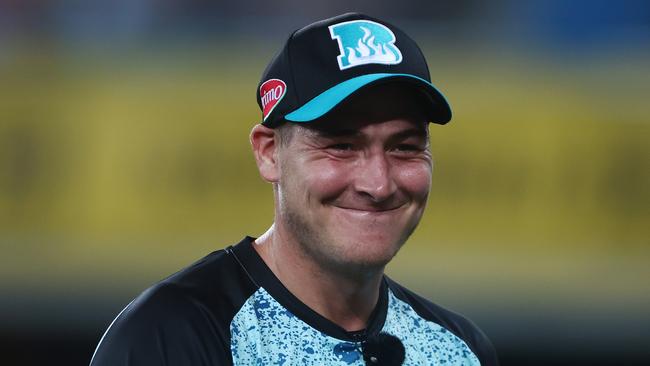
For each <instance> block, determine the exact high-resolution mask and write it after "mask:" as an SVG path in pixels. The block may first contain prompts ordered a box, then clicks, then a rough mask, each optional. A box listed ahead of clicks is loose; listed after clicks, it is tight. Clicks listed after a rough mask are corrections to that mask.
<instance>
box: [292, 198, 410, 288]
mask: <svg viewBox="0 0 650 366" xmlns="http://www.w3.org/2000/svg"><path fill="white" fill-rule="evenodd" d="M282 208H283V209H282V215H283V218H284V222H285V223H286V226H287V229H288V230H289V231H290V233H291V235H293V238H294V239H295V243H296V245H297V246H298V248H297V249H298V250H299V251H300V252H301V254H302V255H303V256H305V257H306V258H307V259H308V260H311V261H313V262H314V263H315V264H316V265H318V266H319V267H320V268H322V269H323V270H325V271H327V272H331V273H336V274H339V275H342V276H345V277H350V278H359V279H361V278H365V277H368V276H371V275H373V274H376V273H377V272H383V270H384V268H385V267H386V265H387V264H388V262H390V261H391V259H392V258H393V257H394V256H395V255H396V254H397V252H398V251H399V249H400V248H401V246H402V245H403V244H404V242H406V239H408V237H409V236H410V235H411V234H412V233H413V231H414V230H415V228H416V227H417V224H418V222H419V220H417V221H416V222H415V223H414V224H412V225H410V227H409V228H408V229H407V230H405V232H404V233H402V234H401V237H400V240H399V243H398V244H397V247H396V248H395V251H394V252H393V253H390V255H388V256H386V257H383V258H376V259H368V260H365V261H364V260H358V259H357V260H355V259H350V258H349V255H347V253H346V250H345V249H346V248H345V245H340V244H339V243H332V242H331V241H336V238H327V236H326V235H323V234H324V230H326V229H323V228H321V227H320V226H318V225H316V224H315V223H311V222H309V220H308V218H306V217H305V216H304V215H301V214H300V212H298V211H297V210H293V209H292V208H291V205H290V204H289V203H288V202H286V201H285V202H284V204H283V205H282ZM358 244H359V245H362V244H364V243H358ZM365 244H367V243H365ZM347 245H357V244H349V243H348V244H347Z"/></svg>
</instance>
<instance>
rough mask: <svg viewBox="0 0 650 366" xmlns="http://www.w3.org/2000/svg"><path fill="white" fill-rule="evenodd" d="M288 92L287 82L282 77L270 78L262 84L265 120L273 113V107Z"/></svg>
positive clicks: (261, 91)
mask: <svg viewBox="0 0 650 366" xmlns="http://www.w3.org/2000/svg"><path fill="white" fill-rule="evenodd" d="M286 92H287V84H285V83H284V81H282V80H280V79H270V80H267V81H265V82H263V83H262V85H261V86H260V99H261V100H262V115H263V116H264V120H266V117H268V116H269V114H271V112H272V111H273V108H275V106H276V105H278V103H279V102H280V100H282V97H284V94H285V93H286Z"/></svg>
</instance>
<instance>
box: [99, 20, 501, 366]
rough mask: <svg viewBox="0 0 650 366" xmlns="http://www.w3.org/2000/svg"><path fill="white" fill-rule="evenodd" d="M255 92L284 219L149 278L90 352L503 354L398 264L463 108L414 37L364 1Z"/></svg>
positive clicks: (474, 360)
mask: <svg viewBox="0 0 650 366" xmlns="http://www.w3.org/2000/svg"><path fill="white" fill-rule="evenodd" d="M257 98H258V103H259V105H260V108H261V110H262V122H261V123H260V124H258V125H256V126H255V127H254V128H253V130H252V132H251V135H250V141H251V145H252V147H253V153H254V156H255V160H256V162H257V166H258V169H259V172H260V175H261V176H262V178H263V179H264V180H266V181H267V182H269V183H271V184H272V186H273V195H274V201H275V218H274V222H273V225H271V227H270V228H269V229H268V231H266V233H264V234H263V235H261V236H260V237H259V238H252V237H246V238H245V239H243V240H242V241H241V242H240V243H238V244H236V245H235V246H231V247H228V248H226V249H224V250H220V251H217V252H214V253H212V254H210V255H208V256H207V257H205V258H203V259H202V260H200V261H199V262H197V263H195V264H193V265H192V266H190V267H188V268H186V269H184V270H182V271H180V272H178V273H177V274H175V275H173V276H171V277H169V278H167V279H165V280H163V281H161V282H160V283H158V284H157V285H155V286H153V287H152V288H150V289H148V290H147V291H145V292H144V293H143V294H142V295H140V296H139V297H138V298H137V299H135V300H134V301H133V302H132V303H131V304H129V305H128V306H127V307H126V308H125V309H124V311H122V313H120V315H118V317H117V318H116V320H115V321H114V322H113V324H111V326H110V327H109V329H108V330H107V332H106V334H105V335H104V337H103V338H102V340H101V341H100V344H99V346H98V348H97V350H96V352H95V355H94V356H93V360H92V361H91V365H93V366H100V365H101V366H103V365H117V366H122V365H123V366H126V365H131V366H137V365H267V364H279V365H364V364H366V365H402V364H404V365H439V364H444V365H496V364H497V359H496V354H495V352H494V349H493V348H492V346H491V344H490V342H489V341H488V339H487V338H486V337H485V336H484V335H483V333H482V332H481V331H480V330H479V329H478V328H476V326H475V325H473V324H472V323H471V322H470V321H468V320H466V319H465V318H463V317H461V316H460V315H458V314H455V313H453V312H451V311H449V310H446V309H443V308H441V307H440V306H437V305H435V304H433V303H431V302H430V301H428V300H426V299H424V298H422V297H420V296H418V295H416V294H414V293H413V292H411V291H409V290H407V289H406V288H404V287H402V286H401V285H399V284H398V283H396V282H394V281H393V280H391V279H389V278H388V277H387V276H386V275H384V268H385V266H386V265H387V264H388V263H389V262H390V260H391V259H392V258H393V257H394V256H395V255H396V253H397V252H398V251H399V249H400V248H401V246H402V245H403V244H404V243H405V242H406V240H407V239H408V237H409V236H410V234H411V233H412V232H413V230H415V228H416V226H417V224H418V222H419V221H420V218H421V217H422V214H423V212H424V208H425V205H426V201H427V197H428V194H429V189H430V186H431V174H432V158H431V153H430V150H429V134H428V125H429V122H434V123H438V124H445V123H447V122H448V121H449V120H450V119H451V111H450V108H449V106H448V104H447V102H446V101H445V98H444V97H443V96H442V94H441V93H440V92H439V91H438V90H437V89H436V88H435V87H434V86H433V85H432V84H431V81H430V76H429V71H428V68H427V65H426V61H425V60H424V57H423V55H422V53H421V51H420V49H419V47H418V46H417V45H416V44H415V42H414V41H413V40H412V39H411V38H409V37H408V36H407V35H406V34H404V33H403V32H401V31H400V30H399V29H398V28H396V27H394V26H392V25H390V24H388V23H386V22H383V21H381V20H378V19H374V18H370V17H368V16H365V15H362V14H344V15H341V16H338V17H335V18H331V19H326V20H323V21H321V22H317V23H314V24H311V25H309V26H307V27H305V28H302V29H300V30H298V31H296V32H294V33H293V34H292V35H291V36H290V37H289V39H288V40H287V42H286V43H285V45H284V48H283V49H282V50H281V51H280V52H279V53H278V55H277V56H276V57H275V58H274V59H273V60H272V61H271V63H270V64H269V66H268V67H267V69H266V70H265V72H264V74H263V76H262V80H261V82H260V85H259V88H258V95H257ZM252 209H254V208H252Z"/></svg>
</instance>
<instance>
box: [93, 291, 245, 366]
mask: <svg viewBox="0 0 650 366" xmlns="http://www.w3.org/2000/svg"><path fill="white" fill-rule="evenodd" d="M204 310H205V309H202V305H201V304H200V303H197V302H195V301H192V298H191V297H189V296H187V294H185V293H184V291H183V289H180V288H178V287H176V286H174V284H169V283H165V284H159V285H156V286H154V287H152V288H150V289H148V290H147V291H145V292H144V293H143V294H142V295H140V296H139V297H138V298H136V299H135V300H134V301H133V302H131V303H130V304H129V305H128V306H127V307H126V308H125V309H124V310H123V311H122V313H120V315H119V316H118V317H117V318H116V319H115V320H114V321H113V324H111V326H110V327H109V329H108V330H107V331H106V334H105V335H104V337H103V338H102V340H101V342H100V344H99V346H98V347H97V350H96V351H95V354H94V356H93V359H92V361H91V363H90V365H91V366H109V365H110V366H145V365H146V366H150V365H151V366H154V365H156V366H157V365H160V366H172V365H197V366H198V365H205V366H208V365H225V364H230V363H231V362H232V361H230V358H231V355H230V353H229V352H228V353H227V354H226V353H225V352H224V350H229V348H230V344H229V342H230V340H229V334H226V330H225V329H219V328H223V327H214V326H212V325H213V324H215V323H214V319H210V312H207V311H204ZM206 340H210V341H211V343H212V344H209V345H208V344H206V342H205V341H206ZM215 341H216V342H217V343H219V344H214V342H215Z"/></svg>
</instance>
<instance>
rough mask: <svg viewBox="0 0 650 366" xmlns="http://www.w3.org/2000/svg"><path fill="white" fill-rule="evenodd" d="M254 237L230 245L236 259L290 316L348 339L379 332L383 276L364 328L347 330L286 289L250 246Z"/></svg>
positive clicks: (385, 298) (382, 313)
mask: <svg viewBox="0 0 650 366" xmlns="http://www.w3.org/2000/svg"><path fill="white" fill-rule="evenodd" d="M254 240H255V238H253V237H250V236H247V237H246V238H244V239H243V240H242V241H241V242H239V244H237V245H235V246H234V247H233V248H232V251H233V252H234V253H235V255H236V259H237V260H238V261H239V262H240V264H241V265H242V266H243V267H244V270H245V271H246V272H247V273H248V274H249V276H251V280H252V281H253V282H254V283H255V284H256V285H257V286H261V287H263V288H264V289H265V290H266V292H268V293H269V294H270V295H271V296H273V298H274V299H275V300H276V301H277V302H278V303H280V305H282V306H283V307H284V308H285V309H287V310H289V311H290V312H291V313H292V314H293V315H295V316H297V317H298V318H300V319H301V320H302V321H304V322H305V323H307V324H309V325H310V326H311V327H312V328H314V329H317V330H318V331H320V332H322V333H325V334H327V335H329V336H332V337H334V338H338V339H342V340H346V341H350V342H361V341H364V340H365V338H366V337H367V336H369V335H376V334H378V333H379V332H380V331H381V329H382V328H383V326H384V322H385V321H386V313H387V311H388V286H387V284H386V278H385V277H384V278H382V281H381V285H380V288H379V301H378V302H377V305H376V306H375V309H374V310H373V311H372V314H371V315H370V319H369V321H368V327H367V328H366V329H364V330H361V331H354V332H348V331H346V330H345V329H343V328H342V327H340V326H339V325H338V324H336V323H334V322H332V321H330V320H329V319H327V318H325V317H323V316H322V315H320V314H318V313H317V312H315V311H314V310H312V309H311V308H309V307H308V306H307V305H305V304H304V303H303V302H302V301H300V300H299V299H298V298H297V297H295V296H294V295H293V294H292V293H291V292H289V290H288V289H287V288H286V287H284V285H283V284H282V283H281V282H280V280H279V279H278V278H277V277H276V276H275V274H274V273H273V272H272V271H271V269H270V268H269V267H268V266H267V265H266V263H265V262H264V260H263V259H262V258H261V257H260V256H259V254H258V253H257V251H256V250H255V248H253V245H254V244H253V241H254Z"/></svg>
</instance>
